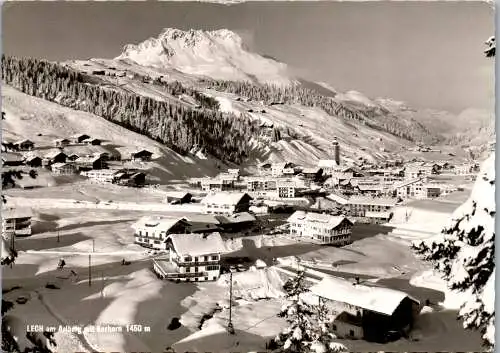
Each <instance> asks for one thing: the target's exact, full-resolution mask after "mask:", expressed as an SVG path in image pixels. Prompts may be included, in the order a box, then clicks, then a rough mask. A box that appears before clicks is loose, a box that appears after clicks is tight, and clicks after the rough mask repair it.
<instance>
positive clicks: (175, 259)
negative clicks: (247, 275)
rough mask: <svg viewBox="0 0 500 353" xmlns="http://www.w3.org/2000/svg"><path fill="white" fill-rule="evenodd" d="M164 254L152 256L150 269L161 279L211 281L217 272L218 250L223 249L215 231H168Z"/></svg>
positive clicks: (221, 252) (219, 254) (222, 251)
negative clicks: (199, 232)
mask: <svg viewBox="0 0 500 353" xmlns="http://www.w3.org/2000/svg"><path fill="white" fill-rule="evenodd" d="M166 246H167V249H168V256H164V257H161V258H157V259H154V260H153V270H154V272H155V273H156V274H157V275H158V276H159V277H160V278H162V279H172V280H177V281H196V282H197V281H215V280H217V279H218V278H219V276H220V259H221V254H223V253H225V252H227V249H226V246H225V244H224V241H223V240H222V238H221V236H220V234H219V233H211V234H171V235H169V236H168V237H167V240H166Z"/></svg>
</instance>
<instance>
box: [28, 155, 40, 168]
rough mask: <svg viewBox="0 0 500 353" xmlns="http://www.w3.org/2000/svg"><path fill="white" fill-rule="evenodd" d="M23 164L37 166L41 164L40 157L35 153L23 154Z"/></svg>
mask: <svg viewBox="0 0 500 353" xmlns="http://www.w3.org/2000/svg"><path fill="white" fill-rule="evenodd" d="M24 164H26V165H27V166H30V167H32V168H37V167H41V166H42V158H40V157H39V156H37V155H34V154H31V155H26V156H24Z"/></svg>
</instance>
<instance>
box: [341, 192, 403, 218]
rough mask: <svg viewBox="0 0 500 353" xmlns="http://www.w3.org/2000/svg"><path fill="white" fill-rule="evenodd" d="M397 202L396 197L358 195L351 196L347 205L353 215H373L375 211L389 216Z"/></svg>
mask: <svg viewBox="0 0 500 353" xmlns="http://www.w3.org/2000/svg"><path fill="white" fill-rule="evenodd" d="M396 203H397V200H396V199H394V198H387V197H364V196H356V197H351V198H349V201H348V202H347V205H348V207H349V211H350V214H351V216H353V217H368V215H370V216H371V217H373V215H374V214H375V213H379V214H380V215H382V214H387V215H388V216H389V215H390V213H391V210H392V209H393V208H394V206H396Z"/></svg>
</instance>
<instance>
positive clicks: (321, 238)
mask: <svg viewBox="0 0 500 353" xmlns="http://www.w3.org/2000/svg"><path fill="white" fill-rule="evenodd" d="M287 222H288V224H289V226H290V235H291V236H292V237H300V238H303V239H304V240H308V241H311V242H313V243H317V244H324V245H346V244H349V243H351V234H352V226H353V222H351V221H350V220H349V219H348V218H347V217H344V216H331V215H328V214H320V213H314V212H304V211H296V212H295V213H293V214H292V215H291V216H290V217H289V218H288V220H287Z"/></svg>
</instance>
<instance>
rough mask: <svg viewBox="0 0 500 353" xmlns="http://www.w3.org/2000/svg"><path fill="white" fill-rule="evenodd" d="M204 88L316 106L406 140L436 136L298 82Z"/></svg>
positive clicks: (221, 84)
mask: <svg viewBox="0 0 500 353" xmlns="http://www.w3.org/2000/svg"><path fill="white" fill-rule="evenodd" d="M204 83H205V85H206V87H207V88H210V89H213V90H216V91H223V92H227V93H234V94H237V95H239V96H242V97H246V98H248V99H250V100H255V101H264V102H265V103H266V104H270V105H272V104H301V105H303V106H306V107H318V108H321V109H323V110H324V111H325V112H326V113H327V114H329V115H331V116H332V117H339V118H342V119H346V120H354V121H357V122H359V123H361V124H365V125H367V126H369V127H371V128H373V129H377V130H381V131H386V132H388V133H390V134H392V135H394V136H397V137H401V138H403V139H406V140H408V141H415V142H420V141H425V142H436V141H437V137H436V136H435V135H434V134H433V133H431V132H430V131H429V130H428V129H427V128H426V127H425V126H424V125H422V124H421V123H419V122H418V121H416V120H413V119H408V118H402V117H399V116H396V115H394V114H393V113H391V111H389V110H388V109H385V108H383V107H381V106H380V107H368V106H366V107H363V108H362V109H361V108H354V107H351V106H348V104H346V103H344V102H339V101H337V100H335V98H334V97H329V96H325V95H321V94H320V93H318V92H317V91H315V90H313V89H309V88H306V87H304V86H302V85H289V86H278V85H270V84H264V85H257V84H253V83H250V82H242V81H238V82H235V81H221V80H205V81H204Z"/></svg>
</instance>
